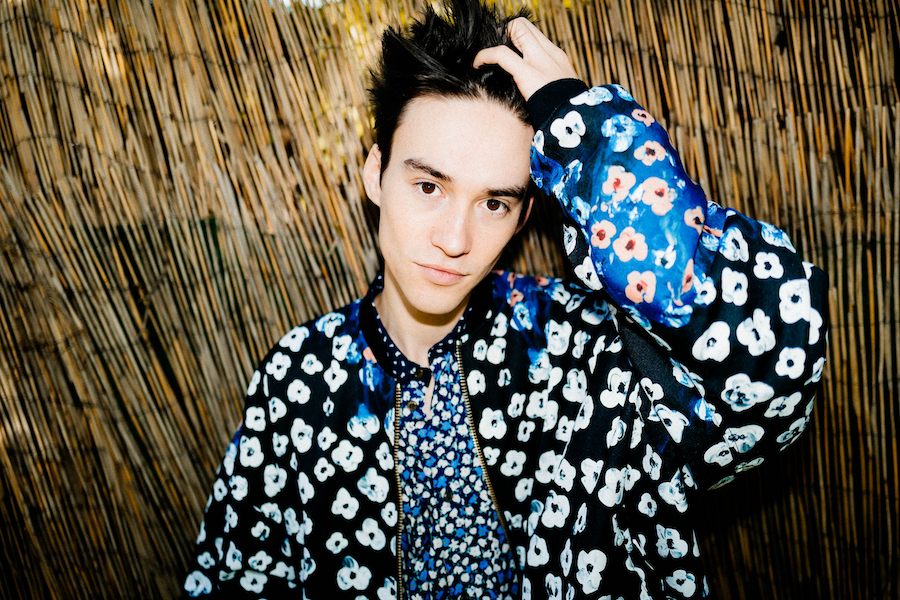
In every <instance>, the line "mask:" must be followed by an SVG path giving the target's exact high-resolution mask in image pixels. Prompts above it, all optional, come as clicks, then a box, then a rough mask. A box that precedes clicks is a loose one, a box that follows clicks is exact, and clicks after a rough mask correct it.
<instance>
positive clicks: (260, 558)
mask: <svg viewBox="0 0 900 600" xmlns="http://www.w3.org/2000/svg"><path fill="white" fill-rule="evenodd" d="M271 563H272V557H271V556H269V555H268V554H266V553H265V551H263V550H260V551H259V552H257V553H256V554H254V555H253V556H251V557H250V558H248V559H247V565H248V566H249V567H250V568H251V569H253V570H254V571H265V570H266V567H268V566H269V565H270V564H271Z"/></svg>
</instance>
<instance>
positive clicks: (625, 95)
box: [609, 83, 634, 102]
mask: <svg viewBox="0 0 900 600" xmlns="http://www.w3.org/2000/svg"><path fill="white" fill-rule="evenodd" d="M609 87H611V88H613V89H614V90H616V94H618V96H619V98H621V99H622V100H625V101H626V102H633V101H634V98H633V97H632V96H631V94H629V93H628V90H626V89H625V88H623V87H622V86H621V85H619V84H618V83H613V84H611V85H610V86H609Z"/></svg>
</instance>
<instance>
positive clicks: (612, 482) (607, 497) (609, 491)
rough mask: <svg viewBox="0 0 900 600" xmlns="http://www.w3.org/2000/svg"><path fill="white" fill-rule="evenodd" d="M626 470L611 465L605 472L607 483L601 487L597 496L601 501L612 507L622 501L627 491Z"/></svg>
mask: <svg viewBox="0 0 900 600" xmlns="http://www.w3.org/2000/svg"><path fill="white" fill-rule="evenodd" d="M624 475H625V472H624V470H620V469H617V468H615V467H610V468H609V469H607V470H606V473H605V474H604V481H605V482H606V485H604V486H603V487H602V488H600V491H599V492H598V493H597V497H598V498H600V502H602V503H603V504H605V505H606V506H608V507H610V508H612V507H613V506H615V505H616V504H618V503H619V502H621V501H622V495H623V494H624V493H625V482H624Z"/></svg>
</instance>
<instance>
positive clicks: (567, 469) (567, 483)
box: [553, 458, 578, 492]
mask: <svg viewBox="0 0 900 600" xmlns="http://www.w3.org/2000/svg"><path fill="white" fill-rule="evenodd" d="M577 473H578V472H577V471H576V470H575V467H573V466H572V465H571V464H570V463H569V461H567V460H566V459H565V458H561V459H560V461H559V466H558V467H557V468H556V475H555V476H554V477H553V482H554V483H555V484H556V485H558V486H559V487H561V488H562V489H564V490H566V491H567V492H571V491H572V486H573V485H575V475H576V474H577Z"/></svg>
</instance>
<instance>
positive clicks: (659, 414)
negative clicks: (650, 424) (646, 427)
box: [647, 403, 690, 444]
mask: <svg viewBox="0 0 900 600" xmlns="http://www.w3.org/2000/svg"><path fill="white" fill-rule="evenodd" d="M647 420H649V421H659V422H661V423H662V424H663V426H664V427H665V428H666V431H668V432H669V435H670V436H671V437H672V440H674V441H675V443H676V444H680V443H681V437H682V435H683V434H684V428H685V427H687V425H688V423H690V421H689V420H688V418H687V417H686V416H684V415H683V414H681V413H680V412H678V411H677V410H672V409H671V408H669V407H667V406H666V405H665V404H662V403H657V404H655V405H654V406H653V408H651V409H650V414H649V415H648V416H647Z"/></svg>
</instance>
